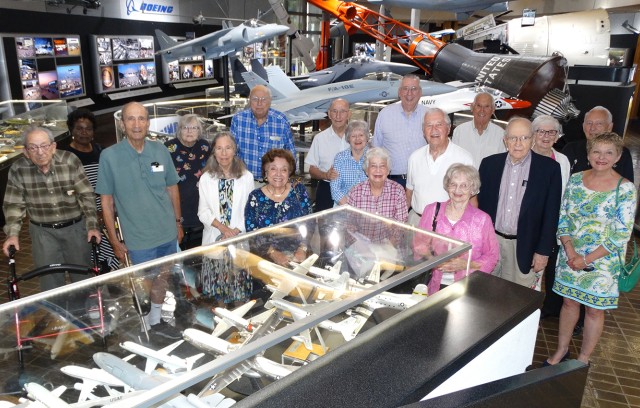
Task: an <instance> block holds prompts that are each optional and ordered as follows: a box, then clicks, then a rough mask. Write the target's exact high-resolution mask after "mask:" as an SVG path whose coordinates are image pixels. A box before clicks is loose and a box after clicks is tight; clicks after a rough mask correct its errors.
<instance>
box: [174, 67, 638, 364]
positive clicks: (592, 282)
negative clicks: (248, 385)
mask: <svg viewBox="0 0 640 408" xmlns="http://www.w3.org/2000/svg"><path fill="white" fill-rule="evenodd" d="M412 81H415V79H414V78H412V77H408V80H407V81H406V82H405V81H403V84H404V85H403V86H402V87H401V90H400V99H401V102H400V103H399V104H396V105H399V106H400V107H401V109H405V108H407V106H409V107H410V106H413V108H414V110H416V111H419V112H420V113H421V114H423V116H422V117H419V118H418V119H417V120H418V123H420V126H422V131H423V136H424V138H425V139H426V141H427V142H428V143H429V144H427V145H426V146H425V147H424V148H419V149H417V150H413V151H407V152H405V153H404V154H405V155H407V156H411V158H410V162H411V161H414V162H415V161H418V162H419V164H418V165H415V166H414V168H419V169H425V170H424V171H425V172H426V173H424V174H408V175H407V174H391V173H392V169H394V168H395V169H401V170H402V169H405V171H407V170H406V169H407V168H408V169H409V172H411V168H412V166H405V165H400V166H398V164H397V163H395V164H394V163H392V157H391V156H390V153H389V152H390V151H393V149H394V148H390V149H387V148H385V147H386V146H385V147H381V146H384V142H380V141H381V140H384V138H385V137H386V138H389V136H390V135H383V136H380V138H379V140H378V143H374V146H375V147H371V146H370V140H369V139H370V133H369V125H368V123H367V122H364V121H360V120H353V121H349V118H350V112H349V109H348V108H349V106H348V103H346V101H344V100H340V99H339V100H336V101H334V103H333V104H332V105H331V107H330V108H329V118H330V119H331V120H332V124H333V126H332V127H331V128H328V129H327V130H326V131H324V132H323V133H322V134H319V135H317V136H316V140H317V141H318V142H319V143H325V146H326V149H325V148H322V149H325V150H331V149H333V151H332V152H331V154H330V156H332V157H333V160H331V157H329V159H327V156H328V155H326V154H325V155H324V157H317V156H318V155H322V149H319V150H318V149H317V146H316V150H315V152H316V153H314V145H315V144H316V141H315V140H314V144H312V148H311V151H312V153H311V154H310V160H309V161H308V164H310V173H311V175H312V177H313V178H316V179H318V180H320V182H321V183H326V184H324V185H322V186H321V187H322V188H320V187H319V190H318V191H319V192H320V191H324V192H325V193H327V194H328V193H330V195H331V199H332V201H333V205H334V206H335V205H343V204H349V205H352V206H354V207H358V208H361V209H363V210H365V211H368V212H372V213H374V214H378V215H380V216H383V217H387V218H391V219H394V220H396V221H399V222H407V221H408V214H409V205H408V202H409V203H412V202H416V200H413V201H411V200H407V197H411V196H414V195H415V194H418V193H419V194H423V197H425V196H426V197H429V196H431V197H436V198H433V199H432V200H431V202H427V203H426V205H424V206H423V208H413V209H412V211H413V212H414V213H415V214H416V215H417V216H418V217H419V222H417V226H418V227H419V228H422V229H425V230H429V231H434V232H436V233H439V234H443V235H446V236H449V237H452V238H456V239H459V240H462V241H465V242H468V243H471V245H472V247H473V251H472V258H471V268H470V269H471V270H474V271H476V270H479V271H482V272H485V273H493V274H495V275H497V276H501V277H503V278H505V279H509V280H512V281H514V282H516V283H519V284H522V285H526V286H529V287H531V288H534V289H538V290H540V286H541V277H542V275H543V272H544V271H546V274H545V279H546V290H547V294H548V297H551V296H553V295H554V294H556V295H560V296H561V297H562V298H563V301H562V306H561V310H560V312H559V316H560V331H559V346H558V350H557V352H556V353H555V354H554V355H553V356H551V357H550V358H549V359H548V360H547V361H546V362H545V364H556V363H558V362H560V361H562V360H563V359H566V358H568V354H569V353H568V347H569V340H570V338H571V333H572V331H573V328H574V326H575V325H576V323H577V321H578V319H579V315H580V305H584V306H586V318H585V330H584V338H583V343H582V349H581V352H580V355H579V356H578V359H579V360H581V361H583V362H588V361H589V357H590V355H591V353H592V352H593V350H594V348H595V345H596V343H597V341H598V339H599V337H600V334H601V332H602V328H603V322H604V310H606V309H611V308H615V307H617V301H618V287H617V280H618V276H619V274H620V269H621V265H620V261H619V257H618V254H619V253H621V254H622V255H623V257H622V259H624V253H625V249H626V244H627V242H628V240H629V238H630V234H631V230H632V225H633V216H634V211H635V208H636V189H635V187H634V184H633V183H632V182H631V181H632V178H633V174H632V173H631V175H629V173H628V169H627V167H628V166H627V165H626V164H625V163H622V162H623V161H624V160H622V161H621V157H622V158H624V157H625V156H624V155H623V153H624V148H623V146H622V138H621V137H620V136H618V135H617V134H615V133H611V129H612V121H611V115H610V113H609V112H608V111H607V110H606V109H605V108H602V107H596V108H594V109H593V110H591V111H590V112H588V113H587V114H586V116H585V122H584V124H583V129H584V131H585V135H586V136H587V143H586V147H585V151H584V152H582V151H581V150H580V149H577V150H575V146H574V147H573V148H574V150H571V148H569V149H568V150H567V151H571V152H572V153H571V154H572V156H570V157H567V156H565V155H564V154H562V153H560V152H558V151H556V150H555V149H554V148H553V146H554V144H555V143H556V142H557V141H558V138H559V137H560V136H562V127H561V125H560V123H559V122H558V121H557V120H556V119H555V118H553V117H551V116H539V117H537V118H536V119H535V120H534V121H533V122H530V121H529V120H527V119H524V118H517V117H516V118H513V119H512V120H511V121H510V122H509V123H508V125H507V127H506V130H505V131H504V136H503V137H502V139H501V140H499V142H500V143H498V142H497V141H496V140H497V139H496V137H495V133H496V130H495V129H494V128H490V127H489V125H492V124H491V123H490V116H491V114H492V113H493V107H492V106H491V104H490V103H489V102H487V99H488V98H491V96H490V95H488V96H487V94H480V95H479V96H478V97H477V98H476V101H475V102H474V104H473V105H472V112H473V113H474V121H473V123H472V124H471V125H469V126H466V127H465V128H464V129H466V128H470V129H471V130H472V131H470V132H468V133H464V132H463V131H460V132H456V134H455V138H454V140H458V141H459V143H460V144H461V145H463V144H464V143H465V138H467V139H468V138H476V139H477V138H479V140H474V141H473V143H472V144H471V145H473V144H474V143H475V144H476V145H477V144H478V143H483V140H486V142H487V143H488V144H490V145H491V146H490V147H491V148H490V149H484V150H486V151H487V152H488V153H486V156H483V157H476V156H477V152H475V151H472V152H467V151H466V150H464V148H462V147H460V146H458V145H457V144H455V143H454V142H452V141H451V140H449V131H450V121H448V120H447V119H448V117H447V115H446V114H445V113H444V112H442V111H440V110H439V109H437V108H435V109H430V108H425V107H423V106H420V105H416V104H415V101H413V100H414V99H415V98H414V97H415V96H416V95H414V94H418V96H419V91H418V90H417V89H415V90H414V88H417V84H418V82H416V85H412V84H411V82H412ZM405 88H406V89H405ZM250 100H251V110H247V111H246V112H244V113H243V114H242V115H243V116H242V117H240V118H237V120H236V118H234V121H235V122H233V123H232V132H223V133H220V134H218V135H217V136H216V137H215V138H214V139H213V142H212V144H211V147H210V149H211V154H210V155H209V150H208V149H209V146H208V144H207V143H206V142H203V141H201V140H200V139H199V136H200V134H201V131H202V127H201V125H200V122H199V119H198V118H197V117H195V116H193V115H186V116H184V117H182V118H181V120H180V125H179V129H180V132H179V134H178V137H177V138H176V139H175V140H172V141H170V142H168V143H167V146H168V147H169V149H170V151H171V153H172V156H173V158H174V161H175V164H176V168H177V169H178V172H179V176H180V179H181V181H182V182H181V183H180V184H179V187H180V195H181V197H182V200H183V203H182V208H183V216H184V218H185V226H186V227H192V228H193V229H194V231H196V230H197V229H198V226H199V225H200V224H199V223H201V225H202V228H203V234H202V241H201V243H202V244H203V245H207V244H211V243H213V242H215V241H217V240H220V239H226V238H231V237H233V236H236V235H238V234H240V233H242V232H244V231H252V230H256V229H259V228H263V227H268V226H272V225H276V224H279V223H281V222H284V221H288V220H292V219H295V218H297V217H300V216H304V215H307V214H310V213H311V212H312V202H311V200H310V198H309V196H308V194H307V190H306V188H305V187H304V186H303V185H302V184H301V183H299V182H295V181H292V178H291V176H292V175H293V174H294V173H295V169H296V158H295V156H294V154H292V148H291V145H292V144H291V143H290V134H283V135H279V134H278V136H275V135H274V134H275V133H276V132H279V130H278V129H280V128H282V129H285V128H286V126H281V125H282V123H281V122H282V121H283V120H284V121H286V119H283V117H282V116H281V115H280V114H279V112H277V111H274V110H273V109H271V108H270V107H269V104H270V95H269V92H268V90H267V89H266V88H264V87H262V88H257V89H256V88H254V91H252V95H251V96H250ZM409 102H410V103H409ZM411 104H413V105H411ZM254 105H255V106H254ZM265 105H267V106H266V107H265ZM254 107H255V109H254ZM395 108H397V107H394V109H395ZM386 109H387V108H386ZM247 112H248V113H247ZM383 112H384V110H383ZM404 115H405V119H407V120H408V121H407V123H402V122H398V123H397V129H398V130H397V132H396V134H395V135H394V136H393V135H392V136H393V137H395V138H396V139H399V140H400V142H402V138H403V137H408V135H410V134H413V133H415V132H414V131H411V132H408V133H406V134H405V133H403V126H411V127H415V123H414V122H413V121H414V119H415V118H413V117H412V115H413V116H415V113H414V112H407V111H406V109H405V111H404ZM487 115H488V116H489V117H488V118H487ZM387 116H388V115H387ZM380 117H381V118H385V117H386V116H385V115H383V114H382V113H381V115H380ZM379 121H380V119H379ZM423 121H424V123H423ZM376 125H377V124H376ZM264 126H267V128H265V127H264ZM387 128H388V126H387ZM251 129H253V131H251ZM256 129H257V132H258V138H259V140H263V139H264V141H265V144H266V145H267V146H268V149H267V148H265V146H263V145H261V144H260V143H258V141H256V140H253V144H251V143H248V142H247V140H246V138H247V137H250V136H247V135H244V134H243V132H244V131H245V130H246V131H247V132H249V133H248V134H249V135H250V134H253V133H251V132H254V131H256ZM260 129H262V130H264V131H265V132H266V133H265V134H264V135H261V130H260ZM464 129H462V130H464ZM488 129H489V130H491V132H489V133H485V132H488ZM414 130H415V129H414ZM254 133H255V132H254ZM285 133H286V132H285ZM321 135H322V136H321ZM484 136H487V137H490V136H491V137H493V139H482V138H483V137H484ZM254 137H255V136H254ZM241 139H242V144H241V143H240V142H236V140H241ZM441 139H442V140H441ZM344 141H346V143H344ZM240 145H241V146H243V147H242V148H240V149H239V146H240ZM278 145H279V146H280V147H278ZM346 146H348V147H347V148H346V149H344V150H341V149H342V148H344V147H346ZM485 147H488V146H485ZM569 147H571V145H569ZM452 149H454V150H455V155H453V154H452ZM247 150H250V151H249V152H247ZM263 150H264V152H263ZM398 150H402V149H398ZM405 150H406V148H405ZM241 151H242V152H241ZM318 152H320V153H318ZM576 152H577V153H576ZM325 153H326V151H325ZM417 155H424V156H425V157H422V156H420V157H416V156H417ZM583 156H585V157H583ZM258 157H259V158H260V159H259V160H260V162H259V163H258V162H256V160H258V159H257V158H258ZM456 157H458V158H461V159H460V160H457V159H456ZM243 159H244V160H243ZM619 161H620V163H619ZM245 162H247V163H248V164H247V165H245ZM578 162H580V163H583V164H582V168H580V169H578V168H575V169H574V167H575V164H576V163H578ZM249 163H250V165H249ZM571 163H574V166H572V165H571ZM394 166H395V167H394ZM442 166H445V167H444V168H440V167H442ZM476 166H479V168H477V167H476ZM258 168H259V169H260V170H257V169H258ZM401 170H396V171H401ZM258 171H261V174H256V173H257V172H258ZM421 171H423V170H421ZM429 172H430V174H429ZM572 173H575V174H573V175H571V174H572ZM425 178H431V180H430V182H429V183H427V184H424V179H425ZM440 178H441V179H440ZM394 180H397V181H398V182H396V181H394ZM630 180H631V181H630ZM405 181H406V182H407V183H406V185H407V189H409V190H407V191H406V190H405V187H404V186H403V185H402V183H404V182H405ZM422 185H429V186H430V187H429V188H430V189H431V188H434V189H437V190H439V189H440V188H442V190H443V191H444V192H446V196H445V195H443V194H441V193H437V194H434V193H433V192H432V191H427V192H426V194H425V192H423V191H419V189H420V188H422V187H420V186H422ZM326 187H328V188H326ZM414 190H415V191H414ZM407 192H408V193H409V194H407ZM198 193H199V194H198ZM194 194H197V195H198V197H199V198H198V200H197V206H196V205H194V203H193V202H192V201H193V197H194V196H195V195H194ZM442 197H447V198H446V199H444V200H443V199H442ZM423 201H424V200H423ZM330 202H331V201H329V203H330ZM328 205H330V204H328ZM328 205H327V204H324V205H323V208H327V207H328ZM420 206H421V207H422V205H420ZM414 207H415V204H414ZM319 209H322V208H319ZM185 232H187V231H185ZM303 238H304V237H303ZM199 243H200V242H199V241H198V242H197V244H199ZM307 243H308V241H307V240H305V239H300V237H299V236H298V237H294V239H292V240H291V242H290V244H291V245H278V246H274V245H273V241H272V240H270V239H264V240H262V241H260V242H257V247H256V250H257V251H258V252H259V253H260V255H262V256H264V257H267V258H268V259H270V260H272V261H273V262H275V263H278V264H280V265H284V266H287V265H289V264H290V262H291V261H295V262H300V261H302V260H304V259H305V258H306V257H307V256H308V255H309V250H308V248H307ZM413 249H414V254H415V255H416V256H430V255H432V254H433V252H432V251H433V248H427V246H426V245H423V243H421V242H419V241H415V242H414V245H413ZM556 257H557V261H556ZM230 262H231V260H230V259H229V257H228V254H218V255H212V256H211V257H210V259H208V260H206V261H205V265H204V266H203V283H204V285H203V286H204V288H203V289H204V291H205V293H208V294H210V295H211V296H214V297H216V298H219V299H221V300H223V301H224V302H233V301H236V300H242V299H246V298H247V297H248V295H249V294H250V293H251V290H252V287H251V279H250V276H248V275H247V274H246V273H244V272H242V271H241V272H238V273H237V275H238V276H233V277H229V276H228V275H227V273H228V272H227V271H228V270H230V269H233V268H229V267H230ZM466 270H467V260H466V257H461V258H454V259H451V260H449V261H447V262H445V263H443V264H441V265H439V266H438V269H437V270H434V271H433V272H432V277H431V280H430V281H429V282H428V288H429V294H432V293H435V292H437V291H438V290H439V289H440V288H441V286H442V285H447V284H449V283H452V282H453V281H455V280H459V279H461V278H462V277H464V276H465V275H466Z"/></svg>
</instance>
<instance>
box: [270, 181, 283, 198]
mask: <svg viewBox="0 0 640 408" xmlns="http://www.w3.org/2000/svg"><path fill="white" fill-rule="evenodd" d="M267 190H268V191H269V194H271V195H272V196H274V197H278V198H280V197H282V195H283V194H284V192H285V191H287V185H286V184H285V185H284V190H282V192H281V193H280V194H278V193H276V191H275V189H272V188H271V186H269V185H267Z"/></svg>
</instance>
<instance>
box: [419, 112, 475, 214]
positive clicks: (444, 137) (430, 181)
mask: <svg viewBox="0 0 640 408" xmlns="http://www.w3.org/2000/svg"><path fill="white" fill-rule="evenodd" d="M422 130H423V133H424V138H425V140H426V141H427V143H429V144H428V145H427V146H424V147H421V148H419V149H418V150H416V151H415V152H413V154H412V155H411V157H409V163H408V173H407V203H410V204H411V208H412V209H411V211H410V212H409V224H411V225H416V226H417V225H418V223H419V222H420V217H421V216H422V211H423V210H424V207H426V206H427V205H428V204H431V203H433V202H436V201H447V200H448V199H449V195H448V194H447V191H446V190H445V189H444V187H443V185H442V181H443V179H444V175H445V173H446V172H447V169H449V166H451V165H452V164H454V163H462V164H468V165H473V158H472V157H471V154H470V153H469V152H468V151H466V150H465V149H463V148H462V147H460V146H458V145H456V144H455V143H452V142H450V141H449V131H450V130H451V119H449V115H447V114H446V113H445V112H444V111H443V110H442V109H439V108H425V115H424V125H423V126H422Z"/></svg>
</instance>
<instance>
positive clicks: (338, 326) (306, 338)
mask: <svg viewBox="0 0 640 408" xmlns="http://www.w3.org/2000/svg"><path fill="white" fill-rule="evenodd" d="M271 303H272V304H273V306H274V307H276V308H277V309H279V310H283V311H286V312H289V313H290V314H291V317H292V318H293V320H294V321H298V320H302V319H304V318H305V317H308V316H310V315H311V313H312V312H313V311H314V309H318V308H321V307H322V304H321V303H314V304H310V305H296V304H294V303H291V302H288V301H286V300H284V299H273V300H272V301H271ZM366 320H367V319H366V317H363V316H358V315H352V316H349V317H348V318H346V319H344V320H342V321H340V322H334V321H331V320H325V321H322V322H320V323H318V326H319V327H321V328H323V329H326V330H329V331H333V332H337V333H340V334H342V337H344V340H345V341H349V340H351V339H353V338H354V337H356V334H358V331H359V330H360V328H362V325H363V324H364V322H365V321H366ZM301 337H302V342H303V343H304V345H305V347H306V348H307V350H312V349H313V345H312V344H311V336H310V332H309V330H308V329H307V330H305V331H304V332H302V333H301Z"/></svg>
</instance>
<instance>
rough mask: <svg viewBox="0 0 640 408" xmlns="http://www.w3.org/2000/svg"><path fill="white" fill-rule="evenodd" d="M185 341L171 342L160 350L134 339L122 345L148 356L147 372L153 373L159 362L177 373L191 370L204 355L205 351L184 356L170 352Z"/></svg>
mask: <svg viewBox="0 0 640 408" xmlns="http://www.w3.org/2000/svg"><path fill="white" fill-rule="evenodd" d="M183 342H184V340H178V341H177V342H175V343H173V344H170V345H169V346H167V347H165V348H163V349H160V350H153V349H150V348H149V347H145V346H143V345H141V344H138V343H134V342H132V341H125V342H124V343H120V347H122V348H123V349H125V350H127V351H129V352H131V353H134V354H137V355H139V356H142V357H144V358H146V359H147V362H146V365H145V370H144V371H145V373H147V374H151V373H152V372H153V370H155V368H156V366H157V365H158V364H160V365H162V366H163V367H164V368H166V369H167V370H168V371H169V372H170V373H176V372H180V371H191V368H192V367H193V364H194V363H195V362H196V361H197V360H198V359H200V358H201V357H203V356H204V353H200V354H196V355H195V356H192V357H188V358H182V357H178V356H174V355H170V354H169V353H170V352H171V351H173V349H175V348H176V347H178V346H179V345H180V344H182V343H183Z"/></svg>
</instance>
